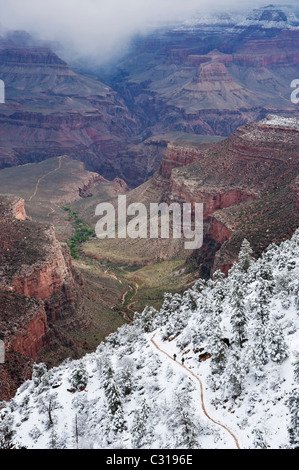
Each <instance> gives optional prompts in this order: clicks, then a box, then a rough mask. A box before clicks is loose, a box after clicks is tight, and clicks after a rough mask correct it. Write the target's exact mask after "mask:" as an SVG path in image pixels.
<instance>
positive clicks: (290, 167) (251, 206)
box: [167, 116, 299, 272]
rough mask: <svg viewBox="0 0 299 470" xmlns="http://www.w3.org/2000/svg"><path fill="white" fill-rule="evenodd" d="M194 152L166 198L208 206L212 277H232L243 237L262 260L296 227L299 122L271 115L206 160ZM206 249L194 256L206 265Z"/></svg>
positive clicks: (172, 180) (212, 151)
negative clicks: (217, 274) (262, 255)
mask: <svg viewBox="0 0 299 470" xmlns="http://www.w3.org/2000/svg"><path fill="white" fill-rule="evenodd" d="M189 152H190V153H193V156H191V155H190V159H192V158H194V159H197V161H196V162H195V163H193V164H190V165H189V166H186V167H183V168H177V169H173V170H172V172H171V176H170V178H169V189H168V195H167V198H168V200H169V201H175V200H177V201H186V202H192V203H194V202H203V203H204V219H205V221H206V223H207V225H206V227H207V230H206V234H205V244H209V243H210V244H212V245H214V246H215V249H216V251H217V253H216V251H215V253H214V255H215V257H214V259H213V263H212V265H211V272H214V271H215V270H216V269H218V268H222V269H223V271H224V272H227V270H228V268H229V267H230V266H231V265H232V263H233V261H234V260H235V258H236V256H237V253H238V249H239V247H240V244H241V242H242V239H243V238H245V237H246V238H248V239H249V241H250V242H251V244H252V246H253V249H254V252H255V254H256V255H259V254H260V253H261V252H262V251H263V250H264V249H265V248H266V247H267V246H268V245H269V244H270V243H272V242H280V241H281V240H284V239H286V238H288V237H289V236H290V235H291V234H292V233H293V232H294V230H295V229H296V228H297V226H298V225H299V213H298V169H299V121H298V119H284V118H280V117H278V116H268V118H267V119H264V120H262V121H260V122H258V123H256V124H248V125H246V126H244V127H242V128H240V129H238V131H237V132H236V133H235V134H234V135H233V136H231V137H229V138H228V139H226V140H225V141H223V142H221V143H219V144H215V145H214V146H213V148H211V147H210V148H208V149H207V150H206V155H205V156H204V155H200V158H198V152H192V149H189ZM179 164H180V162H179ZM219 245H220V246H219ZM204 249H205V247H203V249H202V250H199V252H197V253H196V254H195V256H196V257H197V259H198V261H199V263H200V264H203V265H204V263H205V260H204V256H203V252H204Z"/></svg>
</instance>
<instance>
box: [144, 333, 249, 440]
mask: <svg viewBox="0 0 299 470" xmlns="http://www.w3.org/2000/svg"><path fill="white" fill-rule="evenodd" d="M154 337H155V335H154V336H153V337H152V338H151V342H152V343H153V345H154V346H155V348H156V349H158V350H159V351H160V352H161V353H163V354H165V355H166V356H167V357H169V359H171V360H172V361H173V358H172V357H171V356H170V354H168V353H167V352H166V351H163V349H161V348H160V347H159V346H158V345H157V343H156V342H155V341H154ZM176 364H178V365H179V366H181V367H183V368H184V369H185V370H186V371H187V372H189V374H191V375H193V377H194V378H195V379H196V380H197V381H198V382H199V385H200V396H201V406H202V410H203V412H204V414H205V416H206V417H207V418H208V419H209V420H210V421H212V423H214V424H216V425H217V426H220V427H221V428H223V429H225V430H226V431H227V432H228V433H229V434H230V435H231V437H232V438H233V439H234V441H235V444H236V446H237V449H240V445H239V442H238V439H237V438H236V436H235V434H234V433H233V432H232V431H231V430H230V429H228V428H227V427H226V426H225V425H224V424H221V423H219V422H218V421H215V420H214V419H213V418H211V416H210V415H209V414H208V412H207V410H206V407H205V403H204V394H203V384H202V381H201V380H200V378H199V377H198V376H197V375H195V374H194V372H192V370H190V369H188V367H186V366H185V365H184V364H181V363H180V362H176Z"/></svg>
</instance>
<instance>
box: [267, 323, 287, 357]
mask: <svg viewBox="0 0 299 470" xmlns="http://www.w3.org/2000/svg"><path fill="white" fill-rule="evenodd" d="M266 340H267V345H268V356H269V357H270V359H271V360H272V361H273V362H277V364H281V363H282V362H283V361H284V360H285V359H286V358H287V357H288V355H289V352H288V347H287V345H286V342H285V339H284V335H283V331H282V329H281V327H280V325H277V324H274V323H273V322H270V323H269V324H268V329H267V333H266Z"/></svg>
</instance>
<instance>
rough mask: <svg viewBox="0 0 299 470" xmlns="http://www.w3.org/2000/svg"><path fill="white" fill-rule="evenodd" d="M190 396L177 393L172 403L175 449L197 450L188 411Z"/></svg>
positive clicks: (196, 437)
mask: <svg viewBox="0 0 299 470" xmlns="http://www.w3.org/2000/svg"><path fill="white" fill-rule="evenodd" d="M190 405H191V400H190V396H189V395H188V394H186V393H184V392H181V393H177V394H176V396H175V401H174V410H173V420H174V425H175V426H176V429H175V434H176V448H181V449H196V448H199V443H198V436H197V431H196V427H195V424H194V422H193V420H192V414H191V410H190Z"/></svg>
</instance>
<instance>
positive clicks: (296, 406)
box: [288, 387, 299, 449]
mask: <svg viewBox="0 0 299 470" xmlns="http://www.w3.org/2000/svg"><path fill="white" fill-rule="evenodd" d="M288 406H289V410H290V415H291V418H290V424H289V427H288V431H289V438H290V444H291V447H292V449H299V390H298V387H297V388H295V389H294V390H292V393H291V396H290V398H289V400H288Z"/></svg>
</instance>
